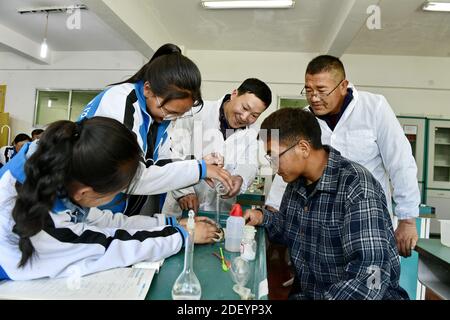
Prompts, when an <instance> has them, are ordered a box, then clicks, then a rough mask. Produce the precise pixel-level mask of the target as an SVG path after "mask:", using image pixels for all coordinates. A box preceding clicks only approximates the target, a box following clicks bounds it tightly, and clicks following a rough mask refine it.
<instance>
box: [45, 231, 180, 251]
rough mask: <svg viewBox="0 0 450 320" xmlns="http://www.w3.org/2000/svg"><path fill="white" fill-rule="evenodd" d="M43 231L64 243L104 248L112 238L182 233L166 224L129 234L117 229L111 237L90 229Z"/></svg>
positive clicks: (123, 239) (142, 239) (134, 237)
mask: <svg viewBox="0 0 450 320" xmlns="http://www.w3.org/2000/svg"><path fill="white" fill-rule="evenodd" d="M44 231H45V232H47V233H48V234H49V235H50V236H52V237H53V238H55V239H56V240H58V241H60V242H64V243H83V244H100V245H102V246H103V247H105V249H108V247H109V246H110V244H111V242H113V241H114V240H120V241H129V240H138V241H141V242H143V241H145V240H147V239H150V238H160V237H170V236H171V235H173V234H175V233H178V232H180V233H182V231H181V230H179V229H178V228H176V227H172V226H167V227H165V228H163V229H161V230H158V231H138V232H136V233H135V234H133V235H131V234H130V233H129V232H128V231H126V230H121V229H119V230H117V231H116V232H115V234H114V236H113V237H108V236H106V235H105V234H103V233H101V232H96V231H92V230H86V231H84V232H83V233H82V234H80V235H77V234H76V233H74V232H73V231H72V230H71V229H69V228H57V229H55V228H45V229H44ZM184 237H185V236H184V235H183V234H182V238H183V243H184Z"/></svg>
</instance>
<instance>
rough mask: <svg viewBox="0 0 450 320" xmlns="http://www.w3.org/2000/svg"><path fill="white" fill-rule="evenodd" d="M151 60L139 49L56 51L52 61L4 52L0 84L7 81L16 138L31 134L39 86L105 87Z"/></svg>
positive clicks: (0, 55)
mask: <svg viewBox="0 0 450 320" xmlns="http://www.w3.org/2000/svg"><path fill="white" fill-rule="evenodd" d="M147 61H148V60H147V59H146V58H144V57H143V56H142V55H141V54H139V53H138V52H135V51H97V52H53V56H52V64H51V65H40V64H36V63H33V62H31V61H29V60H27V59H25V58H23V57H21V56H18V55H16V54H14V53H10V52H0V84H6V85H7V92H6V103H5V112H9V113H10V119H11V127H12V135H11V136H12V139H13V138H14V136H15V135H16V134H17V133H20V132H25V133H28V134H30V132H31V130H32V125H33V119H34V106H35V95H36V89H37V88H39V89H45V88H49V89H102V88H104V87H105V86H106V85H107V84H109V83H111V82H118V81H120V80H123V79H125V78H126V77H127V76H131V75H133V74H134V73H135V72H136V70H137V69H138V68H140V67H141V66H142V65H143V64H144V63H145V62H147Z"/></svg>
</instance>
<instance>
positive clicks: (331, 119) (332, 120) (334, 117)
mask: <svg viewBox="0 0 450 320" xmlns="http://www.w3.org/2000/svg"><path fill="white" fill-rule="evenodd" d="M352 100H353V89H352V88H347V94H346V95H345V98H344V102H343V104H342V107H341V109H340V110H339V112H338V113H337V114H326V115H323V116H317V118H319V119H320V120H323V121H325V122H326V123H327V125H328V127H329V128H330V129H331V130H334V128H336V125H337V123H338V122H339V120H340V119H341V117H342V115H343V114H344V112H345V110H346V109H347V107H348V106H349V104H350V102H352ZM310 110H311V107H310ZM311 111H312V110H311Z"/></svg>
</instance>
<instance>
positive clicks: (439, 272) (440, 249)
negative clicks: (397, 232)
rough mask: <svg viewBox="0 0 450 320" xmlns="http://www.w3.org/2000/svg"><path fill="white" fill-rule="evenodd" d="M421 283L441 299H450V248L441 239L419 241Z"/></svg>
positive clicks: (417, 246) (417, 248)
mask: <svg viewBox="0 0 450 320" xmlns="http://www.w3.org/2000/svg"><path fill="white" fill-rule="evenodd" d="M416 250H417V252H418V253H419V275H418V278H419V281H420V282H421V283H422V284H423V285H424V286H425V287H427V288H429V289H431V290H432V291H433V292H434V293H436V294H437V295H438V296H439V297H441V298H442V299H445V300H449V299H450V247H446V246H444V245H442V243H441V241H440V239H419V241H418V243H417V245H416Z"/></svg>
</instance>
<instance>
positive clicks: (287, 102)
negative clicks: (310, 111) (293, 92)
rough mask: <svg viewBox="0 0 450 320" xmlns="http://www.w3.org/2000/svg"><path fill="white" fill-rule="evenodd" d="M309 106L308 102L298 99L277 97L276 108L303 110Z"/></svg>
mask: <svg viewBox="0 0 450 320" xmlns="http://www.w3.org/2000/svg"><path fill="white" fill-rule="evenodd" d="M307 105H309V103H308V101H307V100H306V99H304V98H299V97H281V96H279V97H278V108H279V109H281V108H304V107H306V106H307Z"/></svg>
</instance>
